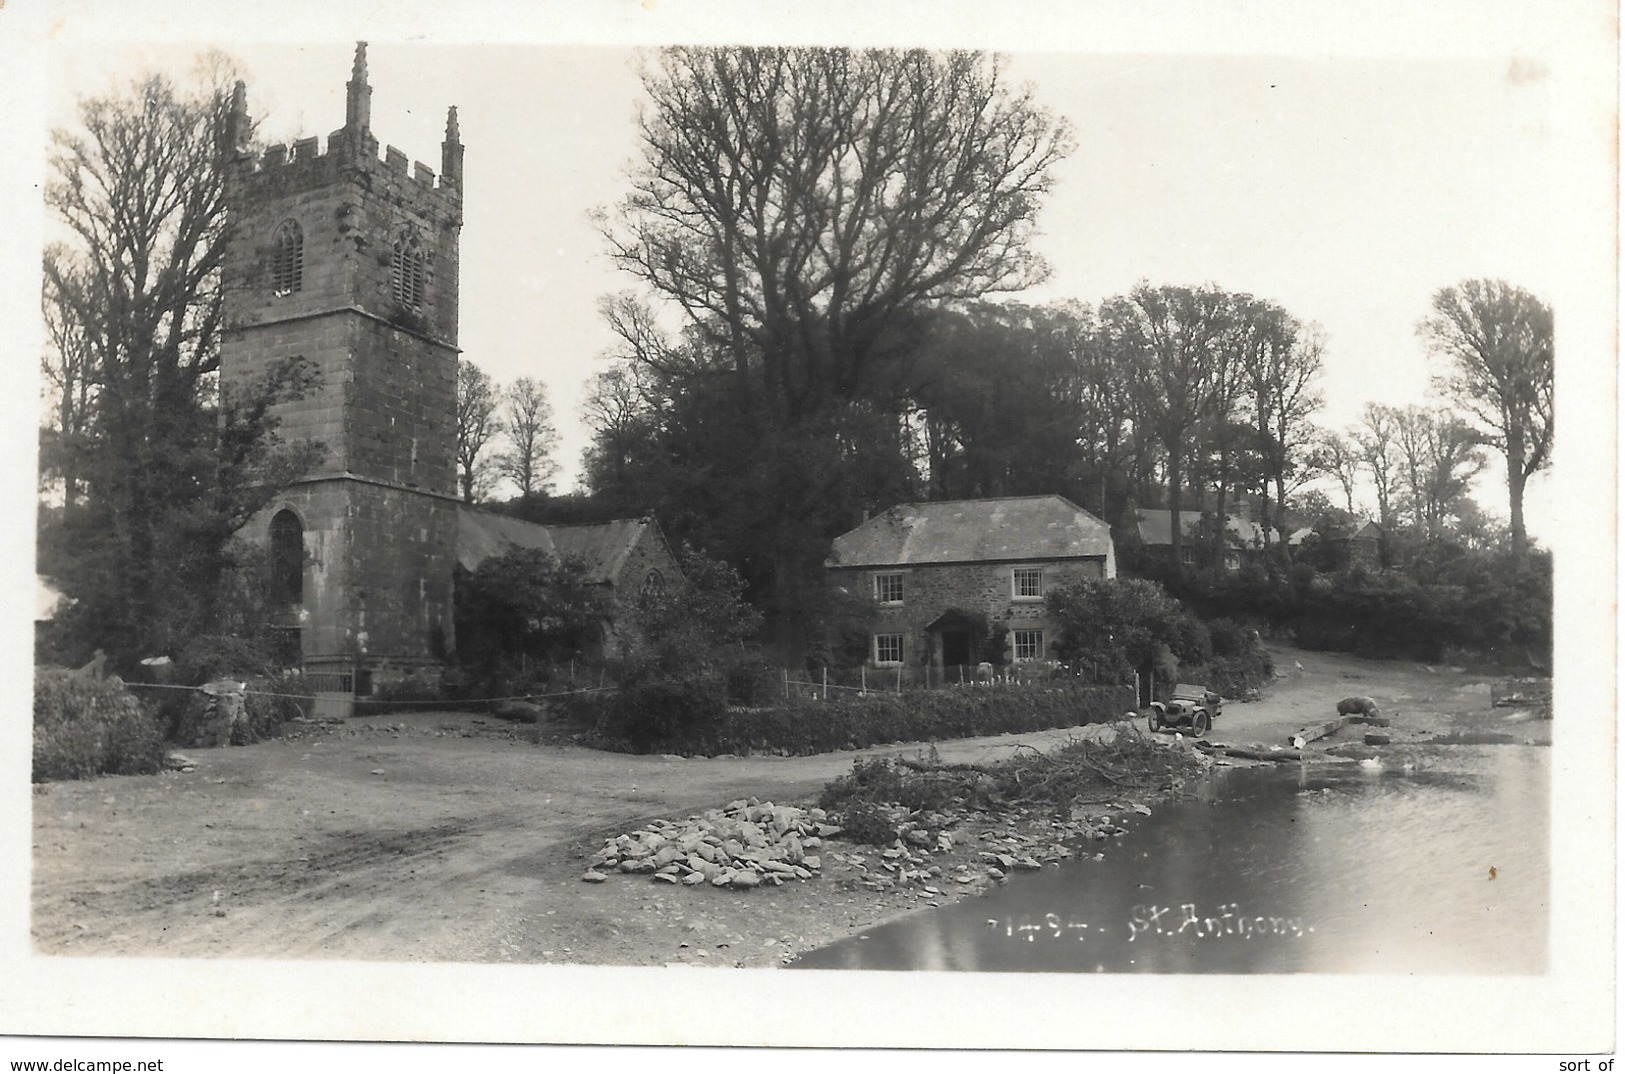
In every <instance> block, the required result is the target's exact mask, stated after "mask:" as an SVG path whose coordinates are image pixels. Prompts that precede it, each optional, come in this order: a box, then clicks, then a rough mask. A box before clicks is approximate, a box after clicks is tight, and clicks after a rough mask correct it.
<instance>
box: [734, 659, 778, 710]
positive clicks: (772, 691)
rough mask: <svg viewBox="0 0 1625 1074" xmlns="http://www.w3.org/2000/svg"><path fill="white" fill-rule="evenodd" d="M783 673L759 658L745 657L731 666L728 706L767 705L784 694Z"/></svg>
mask: <svg viewBox="0 0 1625 1074" xmlns="http://www.w3.org/2000/svg"><path fill="white" fill-rule="evenodd" d="M783 674H784V673H783V672H782V671H781V670H780V669H779V668H776V667H773V666H771V665H769V664H768V663H767V662H766V661H764V660H762V659H760V658H758V657H745V658H744V659H741V660H740V661H739V662H738V663H735V664H733V665H731V666H729V668H728V671H727V675H728V704H730V705H746V706H754V705H767V704H771V703H772V702H774V701H776V700H778V699H779V698H780V697H781V696H782V694H783Z"/></svg>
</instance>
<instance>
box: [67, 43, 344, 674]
mask: <svg viewBox="0 0 1625 1074" xmlns="http://www.w3.org/2000/svg"><path fill="white" fill-rule="evenodd" d="M227 84H228V83H227V81H226V75H225V74H224V69H223V66H222V65H221V64H220V63H216V64H215V71H214V80H213V81H212V82H211V83H210V84H209V85H207V86H205V87H204V88H203V89H202V90H200V91H195V92H189V91H184V90H182V89H180V88H178V87H177V86H176V85H174V84H173V83H171V82H170V81H169V80H167V79H165V78H161V77H152V78H148V79H146V80H144V81H141V82H139V83H137V84H135V85H133V86H132V87H130V89H129V90H128V92H126V93H124V94H122V95H120V94H115V95H109V96H105V97H95V98H89V99H86V100H83V101H82V102H81V103H80V107H79V114H78V122H77V124H76V126H74V127H72V128H64V129H59V130H57V131H54V132H53V135H52V141H53V153H52V156H51V175H50V177H49V180H48V183H47V187H46V202H47V205H48V206H49V207H50V209H51V210H52V211H53V213H54V214H55V215H56V217H57V218H58V220H59V221H60V222H61V223H62V225H63V227H64V229H65V232H66V235H67V236H68V238H67V239H66V241H65V242H64V243H63V244H61V245H60V246H55V247H53V248H52V249H51V250H50V251H48V253H47V256H46V258H45V302H46V304H47V322H48V323H49V324H51V325H52V328H51V332H50V336H49V340H48V343H49V346H50V347H51V354H50V355H48V357H47V362H48V364H49V365H51V366H52V367H54V368H55V369H56V370H58V371H59V373H60V375H59V376H52V377H48V380H49V381H51V382H52V385H53V387H54V389H55V391H56V393H57V397H56V399H55V400H54V403H55V405H54V407H53V410H52V413H53V419H52V420H51V422H50V423H49V425H48V429H49V430H50V433H51V437H48V439H51V438H54V440H55V442H56V444H57V445H58V446H59V447H60V448H61V449H62V450H61V451H60V452H59V453H57V454H55V455H54V457H53V456H52V455H49V454H48V455H47V457H46V459H45V465H46V466H47V467H48V468H52V469H53V470H54V474H55V476H56V477H58V478H59V479H60V480H61V482H62V484H63V488H64V492H65V494H66V495H65V503H64V505H63V508H62V510H61V512H60V514H58V515H57V516H55V517H54V518H53V519H52V520H51V524H50V525H48V526H47V529H46V532H44V533H43V534H42V539H41V551H40V561H41V568H42V569H43V570H46V571H47V572H48V573H50V574H52V575H53V576H54V577H55V578H56V579H57V581H58V584H59V585H60V586H61V587H62V589H63V592H64V593H65V594H66V595H67V596H68V597H69V598H71V604H70V605H69V607H68V609H67V611H66V613H65V615H64V616H63V622H62V623H61V624H60V626H61V629H62V631H63V632H64V633H65V635H66V638H65V642H64V644H65V646H66V648H67V649H68V650H77V651H79V652H81V653H82V652H85V651H86V650H88V649H89V648H92V647H99V648H102V649H104V650H106V652H107V653H108V654H109V656H110V657H111V658H112V659H113V662H114V664H115V666H124V667H128V666H129V665H130V664H131V663H133V662H134V661H135V660H136V659H139V658H140V657H143V656H149V655H153V654H155V653H162V652H166V651H173V650H174V649H175V648H176V647H177V645H178V644H179V642H181V641H183V640H184V639H186V638H188V637H192V636H196V635H199V634H206V633H209V632H210V631H211V630H212V629H214V628H215V627H216V626H218V625H219V624H220V623H221V621H222V619H223V616H224V612H225V609H223V608H222V606H221V592H222V587H223V583H224V579H225V577H226V575H227V574H228V573H229V572H230V571H231V570H232V569H233V568H234V567H236V566H238V565H239V564H238V562H237V559H236V556H235V555H234V553H233V551H232V549H231V547H230V544H231V538H232V535H233V534H234V533H235V532H236V531H237V530H238V529H239V528H241V526H242V525H243V524H244V523H245V522H246V521H247V520H248V518H249V517H251V516H252V515H253V513H254V512H255V511H257V510H258V509H259V508H260V507H261V506H263V505H264V504H265V503H266V502H268V501H269V499H270V497H271V496H272V495H273V494H274V492H275V490H276V489H277V488H279V487H281V486H282V485H284V484H286V483H287V481H289V480H290V479H292V478H293V477H295V476H297V475H298V474H300V473H302V472H304V471H305V470H307V469H308V468H309V466H310V465H311V464H312V463H313V462H314V461H315V459H316V458H317V457H319V453H320V447H319V446H317V445H296V446H289V445H284V444H282V443H281V442H280V441H279V439H278V438H277V436H276V433H275V429H276V425H277V422H276V420H275V418H274V415H273V413H272V407H273V406H274V405H275V404H276V403H277V402H280V401H284V400H287V399H291V398H295V397H297V396H298V395H300V394H302V392H303V391H304V390H306V389H307V388H308V386H309V381H310V370H309V369H308V368H307V367H305V366H303V365H301V364H299V363H297V362H286V363H282V364H281V365H279V366H277V367H276V368H274V369H273V370H272V371H271V372H270V374H269V375H268V377H267V379H266V381H265V382H264V383H262V384H259V385H254V386H252V387H249V388H244V389H239V390H238V391H236V392H230V393H223V392H222V391H221V390H220V388H219V385H218V376H217V374H218V369H219V342H220V328H221V293H220V278H219V270H220V261H221V257H222V255H223V253H224V250H225V245H226V238H227V235H226V218H225V212H224V209H225V175H224V168H223V166H222V159H221V152H220V150H221V148H222V147H223V146H225V145H226V131H227V116H228V112H229V106H230V101H231V93H230V91H229V90H228V89H227V88H226V86H227ZM65 655H66V654H65Z"/></svg>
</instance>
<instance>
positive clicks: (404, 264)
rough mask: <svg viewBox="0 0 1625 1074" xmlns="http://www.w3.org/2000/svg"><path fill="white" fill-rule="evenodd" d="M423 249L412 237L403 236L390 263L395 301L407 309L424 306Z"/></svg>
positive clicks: (397, 243) (397, 241)
mask: <svg viewBox="0 0 1625 1074" xmlns="http://www.w3.org/2000/svg"><path fill="white" fill-rule="evenodd" d="M423 262H424V257H423V247H422V246H420V245H418V240H417V238H416V237H414V236H412V235H403V236H401V237H400V238H399V239H397V240H395V252H394V257H393V259H392V260H391V262H390V273H389V278H390V285H391V286H392V287H393V288H394V292H395V301H396V302H399V303H400V304H401V305H403V306H405V307H406V308H407V309H411V310H415V309H420V308H421V307H422V306H423V276H424V266H423Z"/></svg>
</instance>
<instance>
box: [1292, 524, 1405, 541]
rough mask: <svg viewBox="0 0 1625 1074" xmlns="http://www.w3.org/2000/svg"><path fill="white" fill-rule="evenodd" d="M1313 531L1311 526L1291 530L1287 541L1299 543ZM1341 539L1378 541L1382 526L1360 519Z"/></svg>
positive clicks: (1380, 536) (1380, 537)
mask: <svg viewBox="0 0 1625 1074" xmlns="http://www.w3.org/2000/svg"><path fill="white" fill-rule="evenodd" d="M1314 532H1315V528H1314V527H1313V526H1305V527H1303V528H1302V529H1300V530H1293V531H1292V536H1291V537H1290V538H1288V543H1290V544H1292V545H1294V546H1296V545H1300V544H1302V543H1303V542H1304V539H1305V538H1306V537H1308V536H1309V535H1310V534H1311V533H1314ZM1343 539H1344V540H1347V541H1379V540H1381V539H1382V526H1381V525H1379V524H1378V523H1377V522H1376V521H1374V520H1372V519H1369V518H1367V519H1362V520H1361V521H1360V523H1359V525H1357V526H1355V527H1354V529H1353V530H1351V531H1350V532H1349V533H1348V534H1347V535H1346V536H1345V537H1344V538H1343Z"/></svg>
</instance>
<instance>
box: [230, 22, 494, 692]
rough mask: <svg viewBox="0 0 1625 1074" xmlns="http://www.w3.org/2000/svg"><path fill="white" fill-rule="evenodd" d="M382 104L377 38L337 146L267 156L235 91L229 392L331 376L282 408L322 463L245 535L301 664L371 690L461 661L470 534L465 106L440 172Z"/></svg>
mask: <svg viewBox="0 0 1625 1074" xmlns="http://www.w3.org/2000/svg"><path fill="white" fill-rule="evenodd" d="M371 111H372V88H371V87H370V86H369V85H368V84H367V47H366V44H365V43H361V44H358V45H357V47H356V52H355V65H354V68H353V69H352V71H351V75H350V82H349V86H348V94H347V98H346V106H345V118H344V126H343V127H342V128H340V129H339V130H336V131H334V132H333V133H332V135H330V136H329V138H328V139H327V146H326V150H325V152H324V151H323V149H322V147H321V146H320V145H319V143H318V140H317V139H316V138H305V139H301V140H299V141H297V142H294V143H293V145H292V146H291V149H290V147H286V146H280V145H278V146H272V147H270V148H269V149H268V150H266V151H265V152H264V153H263V154H261V155H259V156H257V157H256V156H255V155H253V154H251V153H249V152H248V151H247V150H245V149H244V148H243V144H244V142H245V141H246V134H247V130H248V125H249V121H248V115H247V105H246V100H245V92H244V88H243V84H242V83H241V82H239V83H238V84H237V87H236V94H235V97H234V100H233V103H232V110H231V118H230V121H229V123H228V130H227V137H226V141H227V143H228V144H227V145H226V146H225V152H226V153H227V154H228V162H227V163H228V168H227V170H228V179H227V212H228V223H229V226H230V229H231V231H230V236H231V237H230V240H229V245H228V247H227V250H226V255H225V260H224V264H223V267H222V281H223V286H224V291H225V330H224V334H223V341H222V343H221V351H220V379H221V386H222V389H223V390H224V391H226V392H232V391H242V390H249V389H252V388H253V387H254V386H256V385H258V384H261V383H263V382H264V378H265V377H266V376H267V374H269V373H270V372H272V371H273V370H274V369H275V368H277V367H278V365H279V364H281V363H284V362H286V361H288V360H290V359H298V360H302V362H303V363H305V365H306V367H307V368H308V369H309V370H310V371H311V372H312V373H313V375H314V379H315V383H314V386H313V388H312V389H311V390H310V391H308V392H307V393H306V394H305V395H304V397H303V398H301V399H299V400H297V401H294V402H289V403H284V404H281V405H280V406H279V407H278V408H277V411H276V412H277V414H278V415H279V417H280V419H281V430H280V432H281V435H282V437H283V438H284V439H285V440H288V441H294V440H301V439H303V440H311V441H316V442H319V443H321V444H322V445H323V446H324V448H325V455H324V457H323V459H322V461H321V463H320V464H319V465H318V466H317V467H316V468H315V469H314V470H312V471H311V472H310V473H308V474H307V475H306V476H305V477H303V478H302V479H300V480H299V481H297V482H295V483H294V484H293V485H291V486H290V487H288V488H287V489H284V490H283V491H282V492H281V493H280V494H279V495H278V497H277V498H276V500H275V501H274V502H273V503H272V504H271V505H270V506H269V507H268V508H267V509H266V510H264V511H262V512H261V513H260V515H259V516H257V517H255V518H254V519H253V520H252V521H251V522H250V523H249V524H248V526H247V527H246V528H245V531H244V534H243V535H244V536H245V537H247V538H248V539H249V540H251V541H254V542H256V543H259V544H262V545H263V546H264V547H265V548H266V549H267V552H268V557H267V558H268V562H269V569H268V571H267V579H268V581H267V585H268V589H269V595H270V598H271V600H270V609H271V611H270V614H271V616H272V620H273V626H274V627H275V628H276V630H277V631H278V634H279V636H280V637H281V638H282V639H283V641H284V644H285V648H286V656H287V658H288V659H289V660H290V661H292V660H294V659H296V658H297V659H298V661H299V662H300V663H302V665H303V666H304V668H305V669H306V670H307V672H308V673H311V674H314V675H319V676H322V677H323V678H324V679H325V678H328V677H330V676H331V677H334V678H335V680H336V681H335V682H333V683H332V684H331V685H330V686H329V687H328V688H330V689H345V690H347V689H349V688H353V689H354V691H355V692H356V693H358V694H366V693H368V692H370V689H371V687H372V686H373V685H377V684H382V683H384V682H387V681H389V680H391V679H394V678H398V677H400V676H402V675H404V674H406V673H407V672H415V671H425V672H427V671H431V670H432V669H437V668H438V667H439V665H440V663H441V660H442V658H443V657H444V655H445V654H446V653H447V652H449V651H450V649H451V647H452V645H453V638H452V606H451V599H452V593H451V588H452V570H453V566H454V562H455V554H456V547H455V546H456V539H457V500H456V496H455V493H456V487H455V486H456V482H455V463H454V457H455V455H454V451H455V440H456V409H457V387H456V385H457V358H458V349H457V241H458V232H459V229H460V228H461V225H462V200H463V193H462V180H463V147H462V144H461V141H460V139H459V136H458V130H457V110H456V108H452V109H451V110H450V112H449V114H448V115H447V119H446V136H445V141H444V143H443V144H442V145H441V156H440V175H439V176H438V178H437V177H436V175H435V173H434V172H433V171H432V170H431V169H429V168H428V167H427V166H425V165H423V164H412V165H411V166H409V164H408V158H407V156H406V154H404V153H402V152H400V151H399V150H397V149H396V148H395V147H394V146H389V147H388V148H387V149H386V150H385V152H384V155H383V157H382V159H380V158H379V154H378V148H379V145H378V140H377V139H376V138H374V137H373V135H372V130H371ZM352 676H353V677H352Z"/></svg>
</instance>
